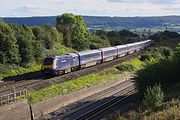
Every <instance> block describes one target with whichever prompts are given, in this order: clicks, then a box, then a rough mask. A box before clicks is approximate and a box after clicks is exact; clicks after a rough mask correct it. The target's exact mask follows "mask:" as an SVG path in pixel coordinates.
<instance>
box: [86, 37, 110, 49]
mask: <svg viewBox="0 0 180 120" xmlns="http://www.w3.org/2000/svg"><path fill="white" fill-rule="evenodd" d="M109 46H110V43H109V39H108V38H107V37H106V36H100V37H99V36H97V35H95V34H91V36H90V46H89V47H90V49H98V48H104V47H109Z"/></svg>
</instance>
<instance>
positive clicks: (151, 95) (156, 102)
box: [143, 84, 164, 109]
mask: <svg viewBox="0 0 180 120" xmlns="http://www.w3.org/2000/svg"><path fill="white" fill-rule="evenodd" d="M144 94H145V96H144V100H143V103H144V105H145V106H146V107H150V108H152V109H155V108H157V107H160V106H161V105H162V103H163V100H164V93H163V91H162V89H161V85H157V84H156V85H154V86H153V87H147V89H146V92H145V93H144Z"/></svg>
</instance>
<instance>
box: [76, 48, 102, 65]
mask: <svg viewBox="0 0 180 120" xmlns="http://www.w3.org/2000/svg"><path fill="white" fill-rule="evenodd" d="M77 54H78V55H79V61H80V66H81V67H82V68H84V67H89V66H93V65H96V64H98V63H101V61H102V55H101V51H100V50H89V51H83V52H78V53H77Z"/></svg>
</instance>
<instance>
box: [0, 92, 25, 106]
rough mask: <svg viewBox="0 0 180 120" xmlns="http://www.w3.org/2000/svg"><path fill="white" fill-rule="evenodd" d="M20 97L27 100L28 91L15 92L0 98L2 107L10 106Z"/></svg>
mask: <svg viewBox="0 0 180 120" xmlns="http://www.w3.org/2000/svg"><path fill="white" fill-rule="evenodd" d="M19 96H21V97H22V98H26V97H27V89H23V90H19V91H16V90H13V91H12V92H11V93H9V94H6V95H2V96H0V106H2V105H4V104H9V103H11V102H16V101H17V98H18V97H19Z"/></svg>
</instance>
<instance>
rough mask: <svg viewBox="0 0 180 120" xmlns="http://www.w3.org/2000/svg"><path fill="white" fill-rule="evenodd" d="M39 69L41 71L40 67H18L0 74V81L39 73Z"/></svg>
mask: <svg viewBox="0 0 180 120" xmlns="http://www.w3.org/2000/svg"><path fill="white" fill-rule="evenodd" d="M40 69H41V65H36V66H32V67H29V68H22V67H19V68H17V69H13V70H8V71H6V72H4V73H2V74H0V80H2V79H3V78H5V77H10V76H16V75H21V74H24V73H29V72H35V71H39V70H40Z"/></svg>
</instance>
